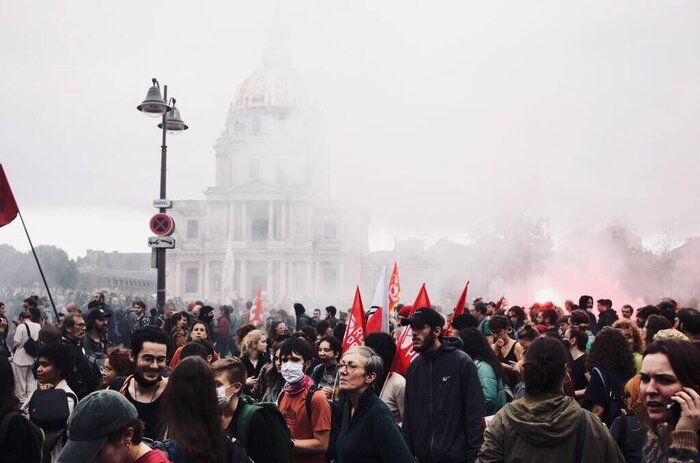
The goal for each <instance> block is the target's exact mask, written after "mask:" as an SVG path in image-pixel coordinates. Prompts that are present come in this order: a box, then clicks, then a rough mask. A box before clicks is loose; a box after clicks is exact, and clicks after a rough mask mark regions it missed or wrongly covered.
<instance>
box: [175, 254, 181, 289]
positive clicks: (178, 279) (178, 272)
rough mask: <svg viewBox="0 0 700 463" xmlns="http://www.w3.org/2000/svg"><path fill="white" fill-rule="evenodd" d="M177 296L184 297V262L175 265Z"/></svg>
mask: <svg viewBox="0 0 700 463" xmlns="http://www.w3.org/2000/svg"><path fill="white" fill-rule="evenodd" d="M175 296H180V297H182V262H177V264H176V265H175Z"/></svg>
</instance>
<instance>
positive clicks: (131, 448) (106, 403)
mask: <svg viewBox="0 0 700 463" xmlns="http://www.w3.org/2000/svg"><path fill="white" fill-rule="evenodd" d="M68 434H69V436H70V438H69V440H68V442H67V443H66V445H65V446H64V447H63V450H62V451H61V454H60V456H59V457H58V460H57V463H86V462H91V463H170V460H168V458H167V457H166V456H165V455H164V454H163V453H162V452H161V451H160V450H154V449H151V447H149V446H148V445H147V444H146V443H145V442H144V441H143V439H144V428H143V422H142V421H141V420H139V416H138V412H137V411H136V408H135V407H134V406H133V404H131V403H129V402H128V401H127V400H126V399H125V398H124V397H123V396H122V395H120V394H119V393H117V392H115V391H109V390H108V391H97V392H93V393H92V394H90V395H88V396H87V397H85V398H84V399H83V400H81V401H80V403H78V405H77V406H76V407H75V410H74V413H73V415H72V417H71V420H70V424H69V427H68Z"/></svg>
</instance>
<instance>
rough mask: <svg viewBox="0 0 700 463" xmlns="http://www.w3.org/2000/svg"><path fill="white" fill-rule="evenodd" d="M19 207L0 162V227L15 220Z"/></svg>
mask: <svg viewBox="0 0 700 463" xmlns="http://www.w3.org/2000/svg"><path fill="white" fill-rule="evenodd" d="M18 213H19V208H18V207H17V202H16V201H15V196H14V195H13V194H12V188H10V183H9V182H8V181H7V177H6V176H5V169H3V168H2V164H0V227H3V226H5V225H7V224H8V223H10V222H12V221H13V220H15V217H17V214H18Z"/></svg>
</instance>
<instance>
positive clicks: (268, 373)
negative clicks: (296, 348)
mask: <svg viewBox="0 0 700 463" xmlns="http://www.w3.org/2000/svg"><path fill="white" fill-rule="evenodd" d="M287 339H289V336H286V337H282V338H279V339H278V340H277V341H276V342H275V343H274V344H273V345H272V359H271V361H270V363H268V364H267V365H265V366H264V367H263V368H262V370H260V373H259V374H258V381H257V383H256V384H255V388H254V389H253V392H252V396H253V397H255V398H256V399H257V400H259V401H260V402H272V403H277V399H279V396H280V393H281V392H282V387H283V386H284V378H282V373H281V372H280V370H281V368H282V360H281V358H280V346H281V345H282V343H283V342H284V341H285V340H287Z"/></svg>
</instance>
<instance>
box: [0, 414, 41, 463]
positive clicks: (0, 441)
mask: <svg viewBox="0 0 700 463" xmlns="http://www.w3.org/2000/svg"><path fill="white" fill-rule="evenodd" d="M16 416H19V417H20V418H21V419H22V420H23V421H24V422H25V423H26V424H27V426H28V427H29V436H30V439H31V445H28V446H27V448H26V450H27V455H23V456H27V457H29V458H28V459H27V460H26V462H27V463H50V461H51V452H50V451H49V450H48V449H47V448H46V434H44V431H43V430H42V429H41V428H40V427H38V426H37V425H35V424H34V423H32V422H31V421H29V420H28V419H26V418H25V417H23V416H22V415H20V414H19V413H17V412H9V413H7V414H6V415H5V416H3V417H2V420H1V421H0V455H2V456H3V457H8V455H7V452H6V451H5V443H6V442H7V440H8V439H9V438H10V436H9V435H8V432H9V431H10V430H9V429H8V428H9V426H10V422H11V421H12V420H13V419H14V418H15V417H16ZM13 431H14V429H13ZM18 456H19V455H18Z"/></svg>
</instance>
